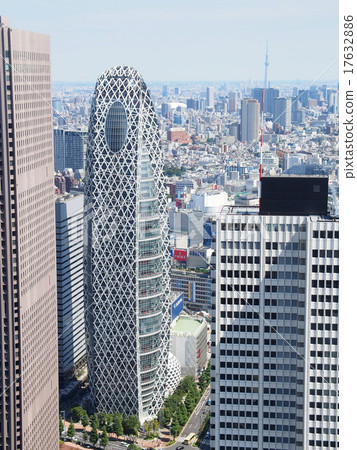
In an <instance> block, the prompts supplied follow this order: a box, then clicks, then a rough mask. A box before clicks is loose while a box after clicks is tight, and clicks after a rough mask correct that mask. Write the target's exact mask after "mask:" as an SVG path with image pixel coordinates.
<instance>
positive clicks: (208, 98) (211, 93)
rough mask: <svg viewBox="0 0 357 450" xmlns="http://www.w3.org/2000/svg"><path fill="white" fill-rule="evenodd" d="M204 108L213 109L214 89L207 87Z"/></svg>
mask: <svg viewBox="0 0 357 450" xmlns="http://www.w3.org/2000/svg"><path fill="white" fill-rule="evenodd" d="M206 106H207V107H208V108H213V107H214V88H213V87H212V86H209V87H208V88H207V90H206Z"/></svg>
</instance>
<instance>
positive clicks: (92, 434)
mask: <svg viewBox="0 0 357 450" xmlns="http://www.w3.org/2000/svg"><path fill="white" fill-rule="evenodd" d="M89 440H90V442H91V443H92V444H93V445H95V444H96V443H97V441H98V428H97V427H96V426H93V425H92V431H91V432H90V435H89Z"/></svg>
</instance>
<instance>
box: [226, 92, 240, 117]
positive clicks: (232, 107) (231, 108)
mask: <svg viewBox="0 0 357 450" xmlns="http://www.w3.org/2000/svg"><path fill="white" fill-rule="evenodd" d="M237 111H238V94H237V92H230V93H229V100H228V112H230V113H236V112H237Z"/></svg>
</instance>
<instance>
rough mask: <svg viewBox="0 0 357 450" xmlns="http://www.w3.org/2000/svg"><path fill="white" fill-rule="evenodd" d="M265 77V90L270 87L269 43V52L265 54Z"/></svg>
mask: <svg viewBox="0 0 357 450" xmlns="http://www.w3.org/2000/svg"><path fill="white" fill-rule="evenodd" d="M264 65H265V76H264V88H265V89H267V87H268V66H269V61H268V42H267V51H266V53H265V63H264Z"/></svg>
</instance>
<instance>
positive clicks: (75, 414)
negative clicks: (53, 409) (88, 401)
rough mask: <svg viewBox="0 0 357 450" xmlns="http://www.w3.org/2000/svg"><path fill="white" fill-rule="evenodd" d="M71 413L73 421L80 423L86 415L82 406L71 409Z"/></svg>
mask: <svg viewBox="0 0 357 450" xmlns="http://www.w3.org/2000/svg"><path fill="white" fill-rule="evenodd" d="M71 413H72V419H73V421H74V422H79V421H80V420H81V418H82V417H83V415H84V413H86V410H85V409H83V408H82V407H81V406H75V407H74V408H71Z"/></svg>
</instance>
